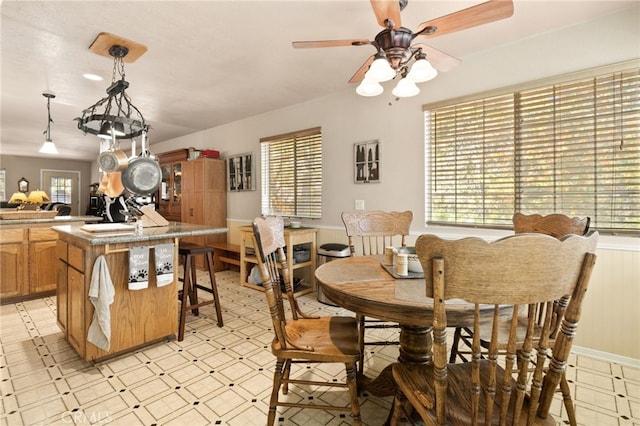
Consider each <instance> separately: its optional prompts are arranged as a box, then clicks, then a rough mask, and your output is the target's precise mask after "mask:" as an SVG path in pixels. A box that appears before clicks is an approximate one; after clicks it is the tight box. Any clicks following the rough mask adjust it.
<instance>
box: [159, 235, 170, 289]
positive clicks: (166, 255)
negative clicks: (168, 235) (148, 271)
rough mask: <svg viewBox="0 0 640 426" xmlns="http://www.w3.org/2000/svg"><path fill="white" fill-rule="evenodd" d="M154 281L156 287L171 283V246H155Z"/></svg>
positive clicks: (168, 244)
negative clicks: (155, 281)
mask: <svg viewBox="0 0 640 426" xmlns="http://www.w3.org/2000/svg"><path fill="white" fill-rule="evenodd" d="M155 255H156V279H157V283H158V287H164V286H165V285H169V284H171V283H172V282H173V244H172V243H167V244H156V249H155Z"/></svg>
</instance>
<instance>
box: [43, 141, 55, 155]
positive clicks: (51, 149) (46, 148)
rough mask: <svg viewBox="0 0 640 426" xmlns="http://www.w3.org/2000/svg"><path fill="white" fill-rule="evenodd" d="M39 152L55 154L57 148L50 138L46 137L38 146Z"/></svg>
mask: <svg viewBox="0 0 640 426" xmlns="http://www.w3.org/2000/svg"><path fill="white" fill-rule="evenodd" d="M40 152H41V153H43V154H57V153H58V148H56V145H55V144H54V143H53V141H52V140H51V139H47V140H46V141H44V143H43V144H42V147H41V148H40Z"/></svg>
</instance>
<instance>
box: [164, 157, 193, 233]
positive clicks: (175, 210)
mask: <svg viewBox="0 0 640 426" xmlns="http://www.w3.org/2000/svg"><path fill="white" fill-rule="evenodd" d="M188 155H189V150H188V149H186V148H182V149H176V150H174V151H169V152H163V153H162V154H158V162H159V163H160V170H162V183H161V184H160V189H159V190H158V193H157V195H156V200H157V204H158V209H157V210H158V213H160V214H161V215H162V216H163V217H164V218H165V219H167V220H169V221H172V222H182V219H181V214H182V207H181V204H182V203H181V202H182V163H183V162H185V161H186V160H187V156H188Z"/></svg>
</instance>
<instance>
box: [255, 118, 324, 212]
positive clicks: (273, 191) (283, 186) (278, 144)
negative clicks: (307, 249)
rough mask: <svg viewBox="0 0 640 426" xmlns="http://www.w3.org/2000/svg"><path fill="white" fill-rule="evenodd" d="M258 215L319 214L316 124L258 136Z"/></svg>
mask: <svg viewBox="0 0 640 426" xmlns="http://www.w3.org/2000/svg"><path fill="white" fill-rule="evenodd" d="M260 143H261V150H260V151H261V154H262V155H261V158H262V214H263V215H281V216H291V217H305V218H320V217H321V216H322V134H321V129H320V128H319V127H316V128H313V129H307V130H302V131H299V132H293V133H287V134H285V135H278V136H272V137H268V138H262V139H260Z"/></svg>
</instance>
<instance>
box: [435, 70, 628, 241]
mask: <svg viewBox="0 0 640 426" xmlns="http://www.w3.org/2000/svg"><path fill="white" fill-rule="evenodd" d="M425 119H426V122H427V123H428V124H427V125H426V126H425V127H426V136H425V140H426V143H427V149H428V154H429V155H428V157H429V158H428V162H427V167H428V168H429V170H428V172H427V174H426V176H429V179H428V188H429V190H428V194H427V195H428V197H427V206H426V212H427V217H428V223H433V224H448V225H471V226H484V227H501V226H510V225H511V217H512V215H513V213H514V212H516V211H521V212H524V213H539V214H549V213H563V214H567V215H571V216H589V217H590V218H591V224H592V228H595V229H598V230H600V231H604V232H606V231H611V232H624V231H631V232H638V231H640V70H638V69H633V70H626V71H621V72H612V73H607V74H603V75H597V76H593V77H589V78H581V79H579V80H575V81H569V82H564V83H556V84H550V85H545V86H541V87H533V88H527V89H523V90H518V91H513V92H509V93H505V94H499V95H495V96H491V97H487V98H482V99H475V100H466V101H463V102H459V103H455V104H452V105H442V106H438V107H437V108H433V109H428V110H426V111H425Z"/></svg>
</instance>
